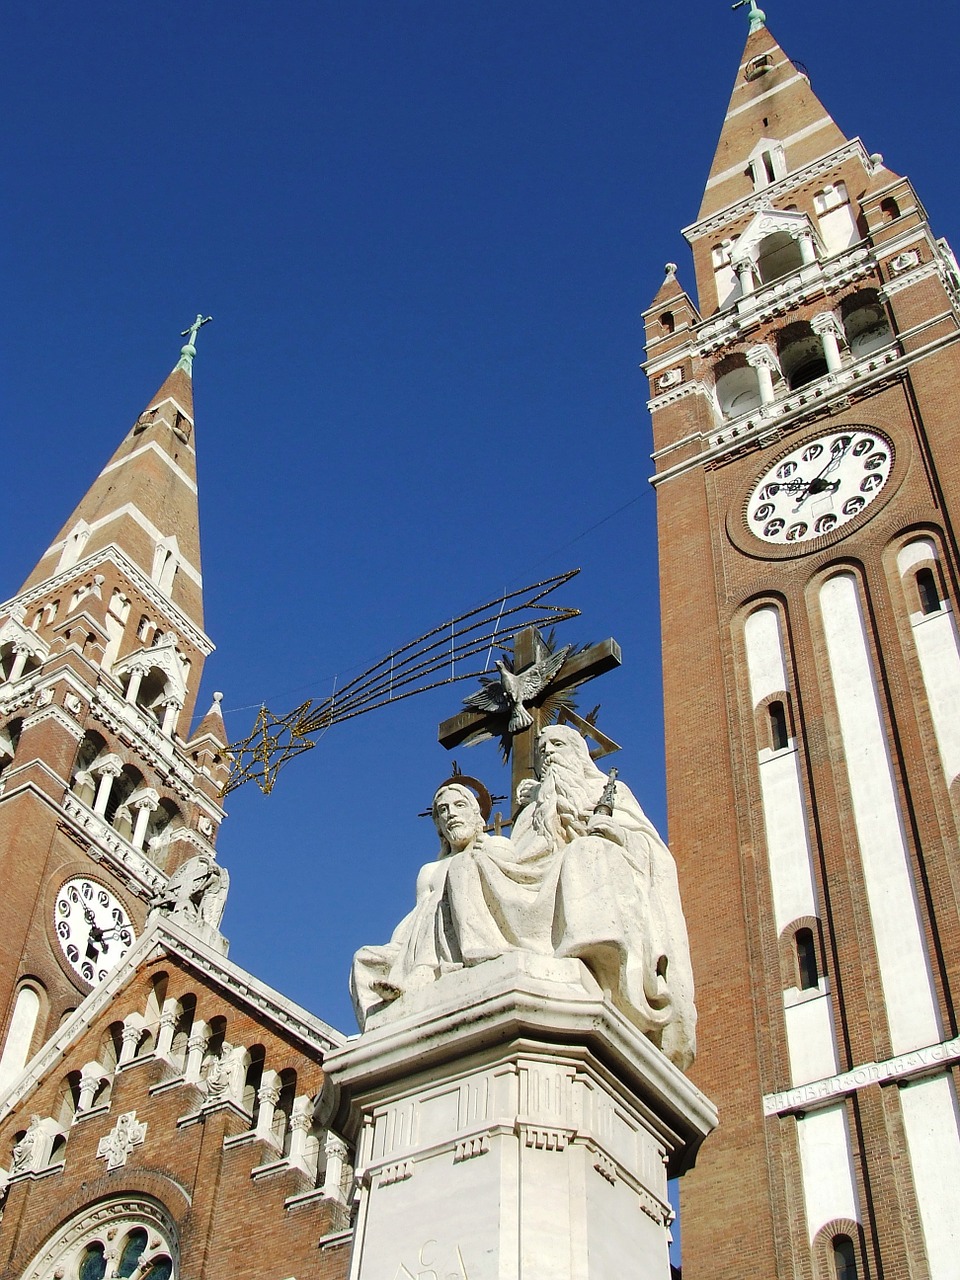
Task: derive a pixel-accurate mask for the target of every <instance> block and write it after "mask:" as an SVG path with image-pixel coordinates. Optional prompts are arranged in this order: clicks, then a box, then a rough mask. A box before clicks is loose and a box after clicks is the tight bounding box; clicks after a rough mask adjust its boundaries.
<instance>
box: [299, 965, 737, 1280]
mask: <svg viewBox="0 0 960 1280" xmlns="http://www.w3.org/2000/svg"><path fill="white" fill-rule="evenodd" d="M324 1067H325V1070H326V1072H327V1074H328V1076H329V1077H330V1078H331V1081H332V1087H333V1088H334V1089H336V1090H338V1091H339V1094H338V1101H337V1104H336V1106H337V1110H336V1114H335V1116H334V1117H333V1121H332V1122H333V1123H334V1124H335V1125H336V1128H337V1129H338V1130H339V1131H340V1132H342V1133H344V1134H345V1135H346V1136H347V1137H348V1138H350V1139H354V1138H356V1140H357V1141H358V1144H359V1145H358V1152H357V1179H358V1181H359V1184H360V1206H359V1215H358V1218H357V1225H356V1238H355V1241H354V1248H353V1255H352V1264H351V1270H350V1280H383V1278H384V1277H385V1276H403V1275H409V1276H419V1275H426V1276H436V1277H443V1280H450V1278H455V1280H467V1278H468V1277H469V1280H610V1277H615V1276H629V1277H630V1278H631V1280H669V1276H670V1262H669V1255H668V1244H669V1232H668V1227H669V1223H670V1222H671V1220H672V1218H673V1213H672V1210H671V1208H670V1205H669V1203H668V1201H667V1178H668V1177H675V1176H678V1175H679V1174H682V1173H683V1172H684V1171H685V1170H686V1169H688V1168H690V1167H691V1165H692V1164H693V1162H694V1158H695V1155H696V1152H697V1149H698V1147H699V1146H700V1143H701V1142H702V1141H703V1139H704V1138H705V1137H706V1135H707V1134H708V1133H709V1132H710V1131H711V1129H713V1127H714V1125H715V1124H716V1111H715V1110H714V1108H713V1106H712V1105H711V1103H710V1102H709V1101H708V1100H707V1099H706V1098H705V1097H704V1096H703V1095H702V1094H701V1093H700V1092H699V1091H698V1090H697V1089H696V1088H695V1087H694V1086H693V1085H692V1084H691V1083H690V1082H689V1080H687V1078H686V1077H685V1076H684V1075H683V1074H682V1072H680V1071H679V1070H678V1069H677V1068H676V1067H674V1066H673V1065H672V1063H670V1062H669V1060H668V1059H667V1058H666V1057H665V1056H664V1055H663V1054H662V1053H661V1052H660V1050H659V1049H657V1048H655V1047H654V1046H653V1045H652V1044H651V1042H650V1041H649V1040H648V1039H646V1037H645V1036H643V1035H642V1034H641V1033H640V1032H639V1031H638V1029H637V1028H636V1027H634V1026H633V1024H632V1023H630V1022H628V1021H627V1019H626V1018H625V1017H624V1016H623V1015H622V1014H621V1013H620V1012H619V1011H618V1010H616V1009H615V1008H614V1007H613V1006H612V1005H611V1004H610V1003H609V1001H608V1000H606V999H605V998H604V995H603V992H602V991H601V989H600V987H599V986H598V984H597V983H596V982H595V981H594V979H593V978H592V977H591V976H590V975H589V973H588V972H587V970H586V969H585V968H584V966H583V965H582V964H581V963H580V961H578V960H572V959H565V960H555V959H552V958H548V957H541V956H535V955H531V954H528V953H523V952H512V953H510V954H508V955H505V956H501V957H500V958H499V959H496V960H490V961H487V962H486V963H484V964H478V965H475V966H473V967H471V968H468V969H463V970H459V971H456V972H453V973H449V974H447V975H445V976H444V977H442V978H440V979H439V980H438V981H437V982H436V983H434V984H433V986H432V987H431V988H429V989H427V990H424V991H419V992H412V993H410V994H409V995H407V996H405V997H404V998H403V999H402V1000H401V1001H398V1002H397V1003H396V1004H395V1005H392V1006H387V1007H386V1009H385V1010H384V1011H383V1012H382V1013H381V1014H380V1015H378V1016H375V1017H373V1018H368V1021H367V1029H366V1030H365V1031H364V1033H363V1034H362V1035H361V1036H359V1037H358V1038H357V1039H355V1040H352V1041H350V1042H348V1043H347V1044H346V1045H345V1046H344V1047H343V1048H341V1049H337V1050H336V1051H335V1052H334V1053H332V1054H330V1055H329V1056H328V1057H327V1058H326V1060H325V1062H324Z"/></svg>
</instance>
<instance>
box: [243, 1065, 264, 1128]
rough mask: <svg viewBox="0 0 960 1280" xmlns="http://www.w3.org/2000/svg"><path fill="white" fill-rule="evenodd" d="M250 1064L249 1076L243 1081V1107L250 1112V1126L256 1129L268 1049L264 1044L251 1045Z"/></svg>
mask: <svg viewBox="0 0 960 1280" xmlns="http://www.w3.org/2000/svg"><path fill="white" fill-rule="evenodd" d="M249 1052H250V1064H249V1066H248V1067H247V1076H246V1079H245V1080H244V1082H243V1108H244V1110H245V1111H249V1112H250V1127H251V1128H253V1129H255V1128H256V1126H257V1116H258V1115H259V1114H260V1084H261V1082H262V1080H263V1062H264V1058H265V1057H266V1050H265V1049H264V1047H263V1045H262V1044H255V1045H252V1046H251V1047H250V1050H249Z"/></svg>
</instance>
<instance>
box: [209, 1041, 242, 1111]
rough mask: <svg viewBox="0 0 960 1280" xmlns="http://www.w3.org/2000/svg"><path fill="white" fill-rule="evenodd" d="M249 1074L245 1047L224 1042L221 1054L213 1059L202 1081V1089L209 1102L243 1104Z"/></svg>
mask: <svg viewBox="0 0 960 1280" xmlns="http://www.w3.org/2000/svg"><path fill="white" fill-rule="evenodd" d="M246 1072H247V1051H246V1049H244V1047H243V1045H233V1044H231V1043H230V1042H229V1040H224V1042H223V1047H222V1048H221V1050H220V1054H219V1056H218V1057H216V1058H211V1059H210V1062H209V1065H208V1066H207V1070H206V1074H205V1075H204V1078H203V1079H202V1080H201V1081H200V1086H199V1087H200V1089H201V1090H202V1091H203V1092H204V1093H205V1094H206V1098H207V1102H223V1101H226V1100H229V1101H231V1102H238V1103H239V1102H241V1101H242V1099H243V1086H244V1081H245V1079H246Z"/></svg>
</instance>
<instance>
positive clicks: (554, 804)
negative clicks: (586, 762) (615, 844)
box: [533, 754, 603, 844]
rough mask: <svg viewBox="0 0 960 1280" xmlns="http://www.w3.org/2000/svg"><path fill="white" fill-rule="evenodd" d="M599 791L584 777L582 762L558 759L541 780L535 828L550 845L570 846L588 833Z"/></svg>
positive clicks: (547, 769)
mask: <svg viewBox="0 0 960 1280" xmlns="http://www.w3.org/2000/svg"><path fill="white" fill-rule="evenodd" d="M602 782H603V779H602V777H601V779H600V784H601V785H600V787H599V789H598V788H597V787H596V786H593V787H591V785H590V782H589V780H588V779H587V778H585V777H584V774H583V767H582V765H581V763H580V761H579V760H577V759H576V758H575V757H570V756H568V755H565V754H561V755H559V756H555V757H554V759H553V761H552V762H551V763H550V764H549V765H548V766H547V768H546V770H545V771H544V774H543V777H542V778H541V780H540V787H539V790H538V793H537V800H536V804H535V806H534V811H533V827H534V830H535V831H537V832H538V833H539V834H540V835H541V836H543V837H544V839H545V840H547V841H548V842H549V843H550V844H558V843H559V844H567V843H569V841H571V840H575V839H576V838H577V836H583V835H586V833H587V823H588V822H589V820H590V817H591V815H592V814H593V808H594V805H595V804H596V803H597V800H598V799H599V795H600V790H602Z"/></svg>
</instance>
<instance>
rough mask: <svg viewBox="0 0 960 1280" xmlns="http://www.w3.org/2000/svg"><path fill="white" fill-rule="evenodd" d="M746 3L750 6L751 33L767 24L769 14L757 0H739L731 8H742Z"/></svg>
mask: <svg viewBox="0 0 960 1280" xmlns="http://www.w3.org/2000/svg"><path fill="white" fill-rule="evenodd" d="M745 4H749V6H750V34H751V35H753V33H754V32H755V31H759V30H760V28H761V27H763V26H766V22H767V15H766V14H765V13H764V12H763V10H762V9H761V8H760V7H759V6H758V5H757V0H737V3H736V4H732V5H731V6H730V8H731V9H742V8H743V6H744V5H745Z"/></svg>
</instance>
